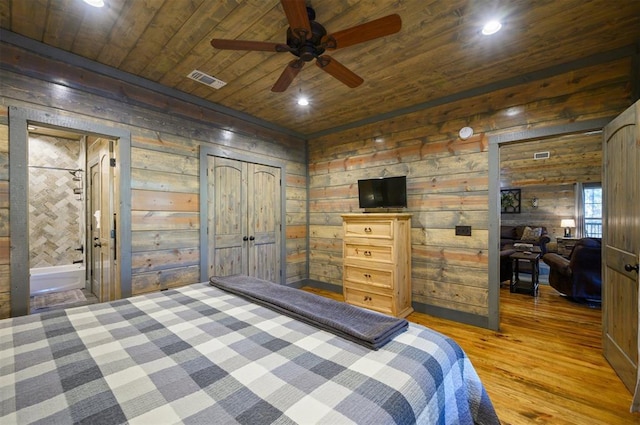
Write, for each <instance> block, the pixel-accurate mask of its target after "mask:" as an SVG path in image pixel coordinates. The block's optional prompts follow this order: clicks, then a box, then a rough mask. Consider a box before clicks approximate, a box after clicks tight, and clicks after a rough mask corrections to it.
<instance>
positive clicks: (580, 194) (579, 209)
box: [574, 182, 584, 238]
mask: <svg viewBox="0 0 640 425" xmlns="http://www.w3.org/2000/svg"><path fill="white" fill-rule="evenodd" d="M574 194H575V198H576V199H575V217H576V234H575V235H574V238H582V237H584V185H583V184H582V182H577V183H575V184H574Z"/></svg>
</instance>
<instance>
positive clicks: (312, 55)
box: [211, 0, 402, 92]
mask: <svg viewBox="0 0 640 425" xmlns="http://www.w3.org/2000/svg"><path fill="white" fill-rule="evenodd" d="M280 2H281V3H282V8H283V9H284V12H285V14H286V15H287V21H289V29H287V43H286V44H279V43H271V42H265V41H246V40H228V39H220V38H214V39H213V40H211V45H212V46H213V47H215V48H217V49H224V50H257V51H264V52H289V53H291V54H293V55H294V56H296V57H297V59H294V60H293V61H291V62H289V64H288V65H287V67H286V68H285V69H284V71H283V72H282V74H280V77H279V78H278V80H277V81H276V83H275V84H274V85H273V87H272V88H271V91H273V92H283V91H285V90H286V89H287V88H288V87H289V85H290V84H291V82H292V81H293V79H294V78H295V77H296V75H298V73H299V72H300V71H301V70H302V67H303V66H304V64H305V62H311V61H312V60H313V59H315V60H316V65H317V66H318V67H320V68H321V69H322V70H324V71H326V72H327V73H329V74H330V75H332V76H333V77H335V78H337V79H338V80H339V81H341V82H342V83H344V84H346V85H347V86H349V87H351V88H354V87H358V86H359V85H360V84H362V82H363V81H364V80H363V79H362V78H361V77H360V76H358V75H357V74H355V73H354V72H353V71H351V70H349V69H348V68H347V67H345V66H344V65H342V64H341V63H340V62H338V61H337V60H335V59H334V58H332V57H331V56H329V55H325V54H324V52H325V50H335V49H339V48H342V47H348V46H352V45H354V44H358V43H362V42H365V41H369V40H373V39H375V38H379V37H384V36H386V35H390V34H393V33H396V32H398V31H400V28H401V26H402V21H401V20H400V16H399V15H397V14H393V15H388V16H385V17H383V18H379V19H375V20H373V21H370V22H366V23H364V24H360V25H356V26H354V27H351V28H347V29H345V30H342V31H338V32H335V33H333V34H327V30H325V29H324V27H323V26H322V25H320V24H319V23H318V22H316V21H315V18H316V13H315V11H314V10H313V8H311V7H307V6H306V4H305V0H281V1H280Z"/></svg>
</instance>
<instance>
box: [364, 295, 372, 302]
mask: <svg viewBox="0 0 640 425" xmlns="http://www.w3.org/2000/svg"><path fill="white" fill-rule="evenodd" d="M364 300H365V301H373V299H372V298H371V297H370V296H368V295H365V296H364Z"/></svg>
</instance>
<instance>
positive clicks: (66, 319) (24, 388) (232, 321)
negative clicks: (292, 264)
mask: <svg viewBox="0 0 640 425" xmlns="http://www.w3.org/2000/svg"><path fill="white" fill-rule="evenodd" d="M474 422H475V423H486V424H492V423H499V422H498V420H497V417H496V416H495V412H494V410H493V407H492V405H491V402H490V401H489V399H488V397H487V395H486V392H485V390H484V388H483V386H482V384H481V382H480V380H479V378H478V376H477V374H476V372H475V370H474V369H473V367H472V365H471V363H470V362H469V360H468V358H467V357H466V356H465V354H464V353H463V351H462V350H461V349H460V347H459V346H458V345H457V344H456V343H455V342H453V341H452V340H451V339H449V338H446V337H444V336H443V335H441V334H439V333H436V332H433V331H431V330H429V329H426V328H424V327H422V326H418V325H414V324H411V325H410V327H409V330H408V331H407V332H405V333H403V334H401V335H398V336H397V337H396V338H394V340H393V341H391V342H389V343H388V344H387V345H385V346H384V347H383V348H382V349H380V350H378V351H373V350H369V349H367V348H364V347H362V346H361V345H358V344H356V343H353V342H350V341H348V340H344V339H341V338H340V337H337V336H335V335H333V334H330V333H328V332H325V331H322V330H319V329H316V328H313V327H311V326H310V325H308V324H305V323H302V322H298V321H296V320H294V319H291V318H289V317H286V316H283V315H280V314H278V313H276V312H273V311H271V310H269V309H267V308H265V307H262V306H259V305H256V304H252V303H250V302H248V301H246V300H244V299H242V298H239V297H237V296H235V295H231V294H229V293H225V292H223V291H221V290H219V289H217V288H214V287H212V286H210V285H209V284H208V283H201V284H195V285H190V286H187V287H183V288H179V289H176V290H170V291H165V292H159V293H154V294H150V295H144V296H137V297H133V298H129V299H124V300H119V301H116V302H112V303H106V304H95V305H92V306H87V307H77V308H73V309H69V310H65V311H51V312H47V313H41V314H37V315H33V316H25V317H18V318H13V319H5V320H2V321H0V423H2V424H3V425H6V424H27V423H42V424H68V423H88V424H121V423H130V424H176V423H187V424H224V423H242V424H270V423H274V424H293V423H300V424H312V423H326V424H344V423H360V424H385V423H401V424H410V423H423V424H471V423H474Z"/></svg>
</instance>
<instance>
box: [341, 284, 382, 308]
mask: <svg viewBox="0 0 640 425" xmlns="http://www.w3.org/2000/svg"><path fill="white" fill-rule="evenodd" d="M344 299H345V301H346V302H348V303H349V304H353V305H357V306H360V307H365V308H370V309H371V310H376V311H379V312H381V313H385V314H393V297H392V296H391V295H384V294H376V293H371V292H367V291H360V290H358V289H354V288H349V287H348V286H347V287H345V288H344Z"/></svg>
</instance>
